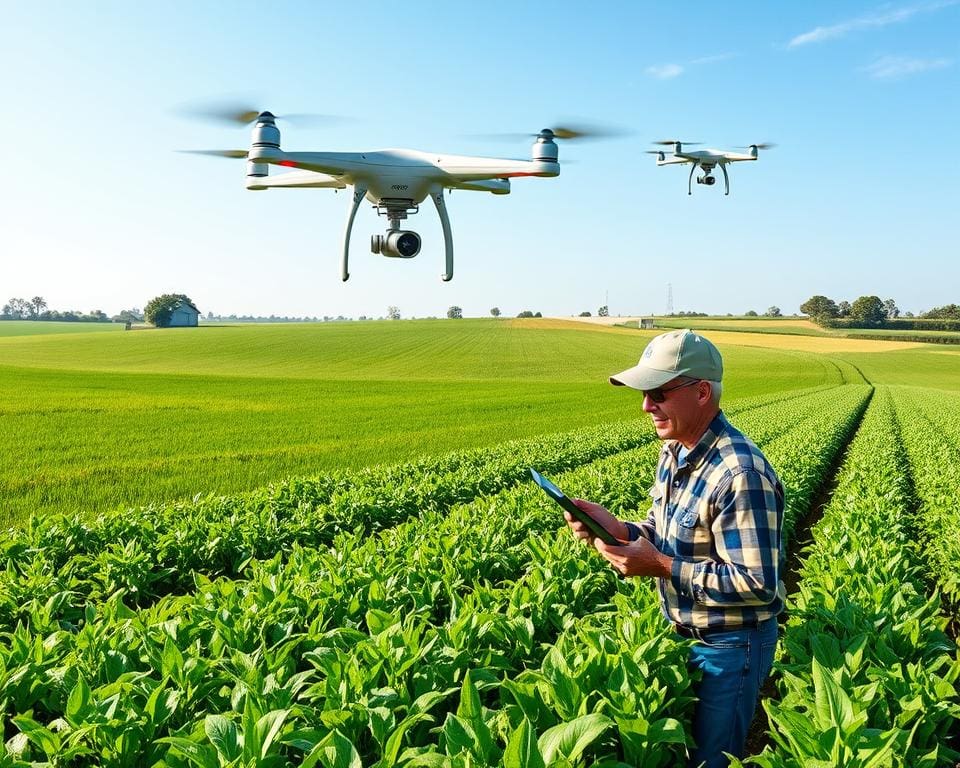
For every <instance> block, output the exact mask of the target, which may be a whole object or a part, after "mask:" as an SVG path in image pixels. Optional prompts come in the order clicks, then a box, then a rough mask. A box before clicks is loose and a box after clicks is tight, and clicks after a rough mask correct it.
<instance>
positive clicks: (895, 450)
mask: <svg viewBox="0 0 960 768" xmlns="http://www.w3.org/2000/svg"><path fill="white" fill-rule="evenodd" d="M907 478H908V466H907V457H906V455H905V453H904V451H903V449H902V446H901V443H900V435H899V427H898V424H897V421H896V417H895V414H894V410H893V406H892V404H891V399H890V393H889V391H888V390H887V389H880V390H878V392H877V393H876V394H875V396H874V398H873V401H872V402H871V405H870V407H869V409H868V411H867V413H866V416H865V417H864V420H863V423H862V425H861V427H860V429H859V431H858V432H857V435H856V437H855V439H854V440H853V442H852V444H851V446H850V449H849V451H848V453H847V456H846V460H845V463H844V465H843V467H842V469H841V472H840V475H839V478H838V483H837V487H836V490H835V492H834V494H833V496H832V497H831V500H830V503H829V505H828V506H827V508H826V509H825V511H824V516H823V518H822V519H821V520H820V522H819V523H818V524H817V526H816V527H815V530H814V541H813V543H812V544H811V545H810V546H809V547H808V548H807V550H806V551H805V554H806V560H805V563H804V565H803V568H802V571H801V581H800V583H799V591H798V593H797V594H795V595H793V596H792V599H791V605H790V606H789V614H790V618H789V621H788V622H787V625H786V628H785V633H784V636H783V640H782V655H781V658H780V660H779V662H778V665H777V667H778V673H779V677H778V688H779V692H780V698H779V700H772V699H769V700H766V701H764V707H765V709H766V711H767V714H768V717H769V722H770V723H771V731H770V733H771V735H772V740H773V742H774V744H775V747H774V749H773V750H769V749H768V750H766V751H764V753H763V754H762V755H759V756H755V757H753V758H751V762H753V763H755V764H757V765H760V766H764V768H801V767H802V766H810V765H837V766H840V765H842V766H846V767H848V768H860V767H863V768H866V766H881V765H882V766H891V767H892V766H904V768H906V767H907V766H909V767H910V768H921V767H926V768H933V767H934V766H942V765H952V764H953V762H954V761H955V760H957V759H958V758H960V753H957V752H954V751H952V750H950V749H949V748H948V747H947V746H946V745H945V743H944V742H945V737H946V736H947V735H948V734H949V733H950V731H951V729H952V728H954V727H955V725H956V722H957V718H960V688H958V679H960V662H958V660H957V656H956V647H955V645H954V644H953V643H952V642H951V641H950V640H949V639H948V638H947V637H946V635H945V634H944V632H943V628H944V625H945V623H946V622H945V620H944V619H943V617H942V615H941V613H940V605H939V599H938V597H937V596H936V595H934V596H932V597H928V596H927V595H926V589H925V583H924V579H923V568H922V566H920V565H918V564H917V561H916V559H915V558H914V556H913V548H912V546H911V541H912V539H913V530H912V522H913V520H912V514H911V512H912V510H911V508H910V503H911V491H910V486H909V481H908V479H907Z"/></svg>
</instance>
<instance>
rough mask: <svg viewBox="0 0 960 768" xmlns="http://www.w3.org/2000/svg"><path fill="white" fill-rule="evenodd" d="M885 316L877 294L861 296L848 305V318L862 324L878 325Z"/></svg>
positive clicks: (885, 312)
mask: <svg viewBox="0 0 960 768" xmlns="http://www.w3.org/2000/svg"><path fill="white" fill-rule="evenodd" d="M886 316H887V311H886V309H884V306H883V302H882V301H880V297H879V296H861V297H860V298H859V299H857V300H856V301H855V302H853V305H852V306H851V307H850V318H851V319H852V320H855V321H856V322H858V323H863V324H864V325H880V324H881V323H882V322H883V321H884V319H885V318H886Z"/></svg>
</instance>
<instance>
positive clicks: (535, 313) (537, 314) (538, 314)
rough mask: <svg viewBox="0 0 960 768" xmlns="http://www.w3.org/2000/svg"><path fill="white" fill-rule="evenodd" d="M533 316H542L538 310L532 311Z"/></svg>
mask: <svg viewBox="0 0 960 768" xmlns="http://www.w3.org/2000/svg"><path fill="white" fill-rule="evenodd" d="M533 316H534V317H543V315H542V314H541V313H539V312H534V313H533Z"/></svg>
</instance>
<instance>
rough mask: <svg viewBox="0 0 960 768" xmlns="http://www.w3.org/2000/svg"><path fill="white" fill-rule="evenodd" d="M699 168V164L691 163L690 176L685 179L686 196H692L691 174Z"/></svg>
mask: <svg viewBox="0 0 960 768" xmlns="http://www.w3.org/2000/svg"><path fill="white" fill-rule="evenodd" d="M699 167H700V163H693V164H691V165H690V175H689V176H688V177H687V194H688V195H692V194H693V173H694V171H696V170H697V168H699Z"/></svg>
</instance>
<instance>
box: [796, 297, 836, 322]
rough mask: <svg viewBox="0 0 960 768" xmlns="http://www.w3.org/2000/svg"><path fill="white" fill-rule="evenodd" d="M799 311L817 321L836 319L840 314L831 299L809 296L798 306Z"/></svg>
mask: <svg viewBox="0 0 960 768" xmlns="http://www.w3.org/2000/svg"><path fill="white" fill-rule="evenodd" d="M800 311H801V312H803V314H805V315H809V316H810V317H812V318H814V319H815V320H818V319H820V318H831V317H836V316H837V315H839V314H840V311H839V310H838V309H837V305H836V304H835V303H834V301H833V299H828V298H827V297H826V296H820V295H817V296H811V297H810V298H809V299H807V300H806V301H805V302H803V304H801V305H800Z"/></svg>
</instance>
